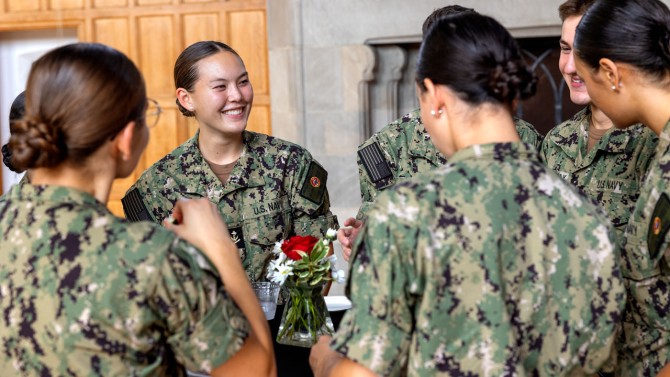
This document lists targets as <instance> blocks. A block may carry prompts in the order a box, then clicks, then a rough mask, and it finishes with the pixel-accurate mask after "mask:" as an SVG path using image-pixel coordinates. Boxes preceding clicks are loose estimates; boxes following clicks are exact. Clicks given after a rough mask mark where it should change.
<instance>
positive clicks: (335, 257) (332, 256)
mask: <svg viewBox="0 0 670 377" xmlns="http://www.w3.org/2000/svg"><path fill="white" fill-rule="evenodd" d="M328 260H329V261H330V264H332V265H335V262H337V255H335V254H333V255H331V256H329V257H328Z"/></svg>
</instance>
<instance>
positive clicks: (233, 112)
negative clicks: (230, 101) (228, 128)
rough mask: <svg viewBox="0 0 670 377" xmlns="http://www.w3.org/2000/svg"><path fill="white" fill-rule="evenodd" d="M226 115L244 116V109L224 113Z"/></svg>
mask: <svg viewBox="0 0 670 377" xmlns="http://www.w3.org/2000/svg"><path fill="white" fill-rule="evenodd" d="M223 113H224V114H225V115H240V114H242V109H236V110H228V111H224V112H223Z"/></svg>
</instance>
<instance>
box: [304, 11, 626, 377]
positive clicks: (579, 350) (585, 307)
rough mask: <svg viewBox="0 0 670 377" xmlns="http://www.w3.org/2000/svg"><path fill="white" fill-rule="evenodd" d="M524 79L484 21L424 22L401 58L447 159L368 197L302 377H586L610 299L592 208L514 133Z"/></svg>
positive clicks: (605, 335) (528, 86)
mask: <svg viewBox="0 0 670 377" xmlns="http://www.w3.org/2000/svg"><path fill="white" fill-rule="evenodd" d="M535 82H536V79H535V77H534V76H533V74H532V73H531V72H530V71H529V69H528V68H527V66H526V65H525V63H524V61H523V59H522V58H521V53H520V51H519V48H518V46H517V45H516V42H515V41H514V39H513V38H512V36H511V35H510V34H509V32H507V30H505V28H504V27H503V26H502V25H500V24H499V23H498V22H497V21H496V20H494V19H492V18H490V17H487V16H483V15H478V14H475V13H462V14H458V15H453V16H448V17H445V18H442V19H440V20H439V21H437V22H436V24H435V25H434V26H433V27H432V28H431V29H430V31H429V32H428V34H427V36H426V37H425V39H424V41H423V43H422V45H421V50H420V52H419V60H418V63H417V88H418V95H419V98H420V106H421V118H422V119H423V121H424V122H425V126H426V129H427V130H428V132H429V133H430V136H431V139H432V140H433V142H434V143H435V145H436V146H437V148H438V149H439V150H440V151H441V152H442V153H444V154H445V155H446V156H447V158H448V163H447V164H446V165H445V166H444V167H443V168H441V169H436V170H434V171H432V172H429V173H426V174H424V175H421V176H418V177H415V178H413V179H412V180H410V181H407V182H404V183H400V184H398V185H396V186H394V187H393V188H391V189H390V190H387V191H385V192H382V193H381V195H380V196H379V197H378V199H377V202H376V203H375V206H374V207H373V209H372V210H371V211H370V213H369V217H368V223H367V224H366V226H365V229H364V230H363V231H362V233H361V235H360V236H359V238H358V240H357V242H356V244H355V247H354V253H353V254H352V260H351V263H352V264H351V270H350V271H351V278H350V282H349V285H348V294H349V296H350V298H351V301H352V302H353V308H352V309H350V310H349V311H347V313H346V314H345V317H344V319H343V320H342V323H341V324H340V329H339V330H338V332H337V334H336V335H335V336H334V339H333V341H332V342H331V343H330V345H331V346H332V347H333V350H330V349H329V348H328V343H327V342H328V340H329V339H328V337H323V338H322V339H320V342H319V343H318V344H317V346H315V347H314V348H313V350H312V360H311V361H312V367H313V369H314V370H315V372H316V373H315V374H316V375H317V376H346V375H356V373H359V375H365V373H369V372H370V371H372V372H374V373H376V374H378V375H383V376H401V375H412V376H480V375H481V376H548V375H550V376H568V375H588V374H595V373H596V372H597V371H598V370H599V368H600V367H601V365H602V364H603V363H605V362H606V361H607V360H608V358H609V356H610V352H611V350H612V347H613V343H614V337H615V327H616V325H617V320H618V318H619V313H620V311H621V310H622V305H623V291H624V288H623V285H622V282H621V281H620V279H619V277H618V275H619V271H618V267H617V264H616V261H615V254H614V251H615V243H614V231H613V229H612V227H611V225H610V224H609V221H608V220H607V218H606V217H605V216H604V213H603V212H602V211H601V210H599V209H598V208H597V207H595V206H594V205H593V204H592V203H591V202H590V200H588V199H586V198H585V197H584V196H582V195H581V194H580V193H579V192H578V191H577V190H576V189H575V188H573V187H572V186H570V185H569V184H568V183H566V182H564V181H563V180H562V179H561V178H560V177H559V176H557V175H556V174H555V173H553V172H552V171H550V170H548V169H547V168H546V167H545V166H544V165H543V164H542V163H541V162H540V160H539V156H538V153H537V151H536V150H535V148H533V147H532V146H530V145H528V144H525V143H522V142H520V140H519V136H518V134H517V133H516V131H515V126H514V121H513V118H512V112H513V109H514V106H515V103H516V102H517V101H519V100H521V99H523V98H527V97H529V96H531V95H532V94H533V93H534V90H535Z"/></svg>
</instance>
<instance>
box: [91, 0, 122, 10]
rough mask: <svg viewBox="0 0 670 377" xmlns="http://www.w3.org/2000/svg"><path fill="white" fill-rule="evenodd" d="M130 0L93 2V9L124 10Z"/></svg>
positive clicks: (100, 0) (97, 0)
mask: <svg viewBox="0 0 670 377" xmlns="http://www.w3.org/2000/svg"><path fill="white" fill-rule="evenodd" d="M126 6H128V0H93V8H123V7H126Z"/></svg>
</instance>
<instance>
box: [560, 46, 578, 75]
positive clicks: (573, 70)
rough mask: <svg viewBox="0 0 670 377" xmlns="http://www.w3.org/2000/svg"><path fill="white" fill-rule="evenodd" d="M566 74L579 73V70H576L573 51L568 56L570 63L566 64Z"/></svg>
mask: <svg viewBox="0 0 670 377" xmlns="http://www.w3.org/2000/svg"><path fill="white" fill-rule="evenodd" d="M563 69H564V70H565V73H577V69H576V68H575V55H574V53H573V52H572V51H570V54H569V55H568V61H567V62H566V63H565V68H563Z"/></svg>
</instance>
